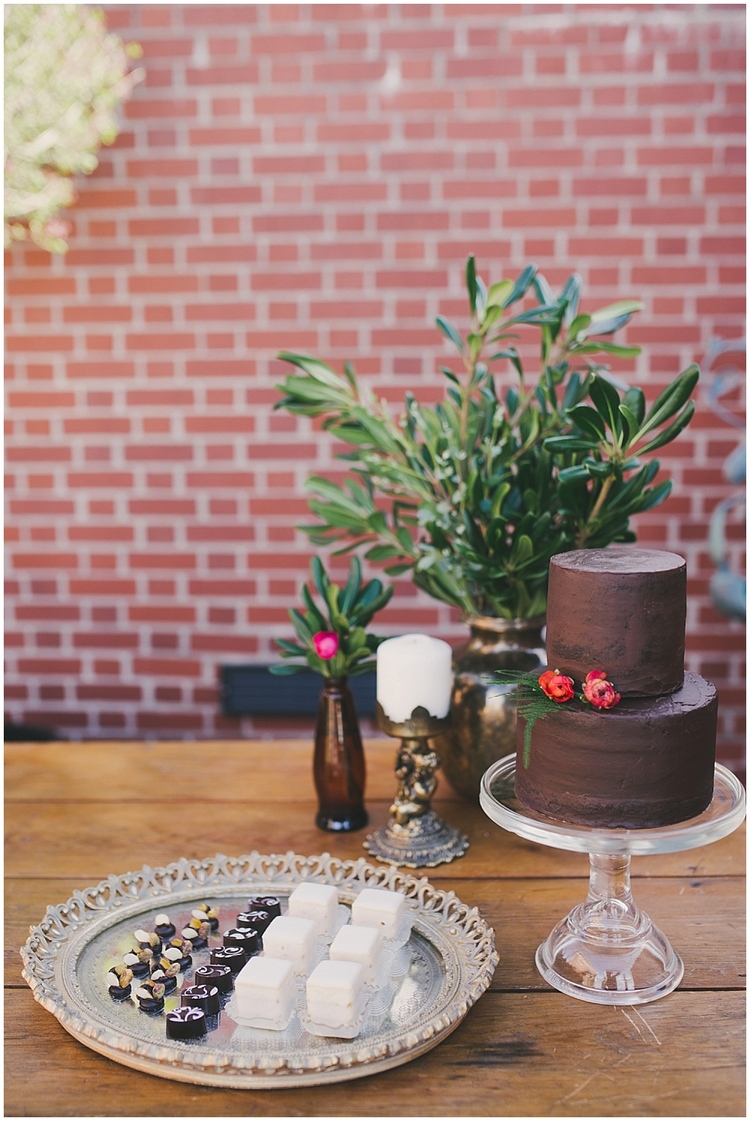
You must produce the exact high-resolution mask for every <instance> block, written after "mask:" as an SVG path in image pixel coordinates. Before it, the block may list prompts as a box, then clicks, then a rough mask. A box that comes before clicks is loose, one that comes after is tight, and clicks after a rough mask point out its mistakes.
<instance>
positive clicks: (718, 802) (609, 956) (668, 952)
mask: <svg viewBox="0 0 750 1121" xmlns="http://www.w3.org/2000/svg"><path fill="white" fill-rule="evenodd" d="M515 775H516V757H515V755H508V756H506V757H505V758H504V759H499V760H498V761H497V762H496V763H493V765H492V766H491V767H490V768H489V769H488V770H487V771H486V772H485V774H484V776H483V778H482V783H481V788H480V793H479V803H480V805H481V807H482V809H483V810H484V812H485V813H486V814H487V816H488V817H490V818H491V819H492V820H493V821H494V822H495V823H496V824H497V825H500V826H502V828H503V829H507V830H509V831H510V832H511V833H516V834H517V835H518V836H519V837H524V838H525V839H526V840H530V841H536V842H537V843H538V844H541V845H547V846H549V847H551V848H558V849H568V850H572V851H574V852H587V853H588V854H589V860H590V862H591V872H590V878H589V892H588V896H587V898H586V901H585V902H584V903H580V904H579V905H578V906H577V907H574V908H573V909H572V911H571V912H570V913H569V914H568V915H567V916H566V917H565V918H564V919H562V920H561V921H560V922H559V923H557V925H556V926H555V927H554V928H553V930H552V932H551V934H550V935H549V937H548V938H547V939H546V940H545V941H544V942H542V944H541V946H540V947H539V949H538V950H537V952H536V964H537V968H538V970H539V972H540V973H541V975H542V977H544V979H545V981H547V982H548V983H549V984H550V985H552V986H553V987H554V988H556V989H559V990H560V992H563V993H567V994H568V996H574V997H577V998H578V999H579V1000H588V1001H591V1002H593V1003H594V1004H616V1005H620V1004H645V1003H647V1002H648V1001H650V1000H657V999H658V998H659V997H662V996H666V995H667V993H671V992H672V990H673V989H675V988H676V987H677V985H679V983H680V981H681V980H682V974H683V972H684V967H683V964H682V961H681V959H680V958H679V956H678V955H677V954H676V953H675V951H674V950H673V949H672V946H671V945H670V943H669V940H668V939H667V938H666V936H665V935H664V934H663V933H662V931H661V930H659V928H658V927H657V926H655V925H654V923H652V921H651V919H650V918H649V917H648V915H647V914H646V913H645V911H642V910H641V909H640V908H639V907H638V906H637V905H636V903H635V902H634V900H633V896H632V893H631V890H630V858H631V856H635V855H648V854H649V853H662V852H679V851H680V850H683V849H691V848H698V847H699V846H701V845H708V844H711V843H712V842H713V841H718V840H720V839H721V838H722V837H726V836H727V834H729V833H731V832H732V831H733V830H735V829H736V828H737V827H738V826H739V825H740V824H741V822H742V820H743V818H744V816H745V792H744V790H743V788H742V785H741V783H740V782H739V781H738V779H737V778H735V776H734V775H733V774H732V773H731V771H728V770H727V769H726V768H725V767H722V766H721V765H720V764H718V763H717V764H716V768H715V776H714V796H713V799H712V801H711V804H710V806H709V807H708V809H706V810H705V811H704V812H703V813H702V814H700V815H699V816H698V817H694V818H691V819H690V820H689V821H681V822H678V823H677V824H675V825H668V826H664V827H661V828H658V829H592V828H588V827H586V826H580V825H572V824H568V823H566V822H563V821H560V820H559V819H556V818H548V817H545V816H544V815H542V814H537V813H535V812H534V811H533V810H529V809H527V808H526V807H525V806H522V805H521V804H520V802H518V800H517V799H516V796H515V792H514V782H515Z"/></svg>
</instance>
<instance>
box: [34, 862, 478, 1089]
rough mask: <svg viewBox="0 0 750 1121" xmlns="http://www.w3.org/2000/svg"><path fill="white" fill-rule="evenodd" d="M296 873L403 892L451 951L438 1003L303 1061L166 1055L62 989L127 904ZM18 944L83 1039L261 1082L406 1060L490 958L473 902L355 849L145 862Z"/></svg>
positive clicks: (201, 1072)
mask: <svg viewBox="0 0 750 1121" xmlns="http://www.w3.org/2000/svg"><path fill="white" fill-rule="evenodd" d="M304 879H315V880H317V881H319V882H325V883H331V884H334V885H335V886H336V887H337V888H338V889H339V891H340V892H341V893H342V897H343V898H345V897H346V895H347V893H348V894H349V895H350V896H352V897H353V896H354V895H356V894H357V893H358V892H359V891H360V890H362V888H364V887H384V888H389V889H391V890H397V891H400V892H402V893H403V894H404V895H405V896H406V897H407V899H409V900H410V901H411V902H412V905H413V908H414V925H415V929H416V930H417V931H418V932H419V933H421V934H422V935H423V936H424V937H426V938H427V939H428V940H429V941H430V942H433V944H434V943H435V942H437V943H438V944H439V943H443V949H449V952H450V953H451V955H454V956H456V957H457V959H458V968H459V981H460V983H458V984H457V985H456V986H455V991H453V992H452V993H451V994H450V1001H449V1003H448V1004H447V1006H446V1007H444V1008H442V1009H440V1010H439V1012H438V1014H436V1015H433V1016H432V1017H431V1018H430V1019H428V1020H426V1021H425V1022H423V1023H422V1024H420V1025H419V1028H418V1030H416V1031H412V1032H409V1034H408V1035H407V1036H405V1037H400V1038H398V1039H396V1040H394V1041H393V1042H392V1044H390V1045H389V1046H388V1048H387V1049H386V1050H384V1048H383V1047H382V1045H379V1046H377V1047H372V1046H370V1047H369V1048H368V1047H366V1046H355V1047H350V1048H349V1050H348V1051H347V1050H346V1049H345V1048H342V1047H340V1046H339V1047H336V1046H335V1043H334V1042H333V1041H332V1049H331V1050H330V1052H327V1053H325V1054H316V1055H315V1056H314V1057H313V1056H311V1057H310V1060H309V1062H307V1063H306V1064H304V1065H299V1064H297V1065H292V1064H290V1063H289V1062H288V1061H287V1060H286V1059H284V1058H281V1059H280V1058H279V1057H278V1056H277V1057H275V1058H273V1059H271V1058H268V1057H267V1058H266V1059H265V1060H264V1059H263V1058H262V1057H261V1056H258V1055H247V1056H244V1055H241V1056H240V1055H232V1056H230V1057H227V1056H225V1055H223V1054H222V1053H220V1052H211V1051H202V1052H201V1053H199V1054H195V1053H193V1054H191V1055H190V1056H189V1057H188V1056H182V1055H180V1056H179V1057H178V1058H177V1059H175V1054H174V1051H172V1050H170V1048H169V1047H166V1046H165V1047H157V1046H154V1045H153V1044H150V1043H148V1042H145V1041H136V1042H135V1043H133V1041H131V1040H124V1039H122V1038H120V1037H118V1036H117V1033H116V1032H114V1031H112V1030H110V1029H108V1028H106V1027H101V1026H99V1025H96V1024H91V1023H90V1022H89V1021H87V1019H86V1018H85V1016H83V1015H82V1014H81V1013H80V1012H79V1011H78V1009H76V1008H75V1007H71V1005H70V1003H69V1002H68V1000H67V998H66V995H65V993H64V992H63V991H62V990H61V985H60V976H59V971H60V968H61V965H62V963H63V960H64V958H65V957H66V955H67V954H68V953H69V952H71V951H72V950H73V948H74V947H75V945H76V943H77V942H80V943H81V944H88V942H89V941H91V940H92V939H93V938H94V937H95V936H96V935H97V934H98V933H100V932H101V931H103V930H105V929H106V928H107V927H108V926H110V925H113V924H114V923H116V922H119V921H120V920H121V919H122V918H123V917H126V916H127V914H128V912H130V911H132V912H133V913H138V912H139V911H141V910H143V909H144V905H151V904H153V905H157V906H158V905H161V904H164V905H165V906H166V905H167V902H168V900H169V898H170V897H174V898H175V899H176V898H177V896H179V898H180V899H182V900H187V899H190V898H191V896H192V897H194V898H201V897H203V896H204V893H206V892H211V893H213V894H216V895H219V896H221V895H231V894H233V893H238V892H239V893H241V892H242V891H243V889H245V888H246V887H249V886H253V887H259V886H260V885H264V890H273V888H274V886H275V887H276V888H279V889H280V888H282V887H286V888H291V887H293V886H294V885H296V884H297V883H299V882H300V881H301V880H304ZM20 952H21V957H22V960H23V963H24V968H23V977H24V979H25V980H26V982H27V984H28V985H29V987H30V988H31V990H32V993H33V995H34V998H35V1000H37V1002H38V1003H39V1004H41V1005H42V1007H44V1008H45V1009H46V1010H47V1011H49V1012H51V1013H52V1014H53V1015H54V1016H55V1017H56V1018H57V1019H58V1020H59V1022H60V1023H61V1025H62V1026H63V1027H64V1028H65V1030H66V1031H68V1032H69V1034H71V1035H72V1036H74V1037H75V1038H76V1039H78V1040H79V1041H80V1042H82V1043H84V1044H85V1045H86V1046H87V1047H89V1048H90V1049H92V1050H94V1051H97V1052H99V1053H100V1054H103V1055H105V1056H107V1057H108V1058H112V1059H114V1060H115V1061H117V1062H120V1063H123V1064H124V1065H126V1066H130V1067H133V1068H135V1069H138V1070H143V1071H146V1072H148V1073H152V1074H158V1075H161V1076H162V1077H167V1078H171V1079H175V1080H178V1081H187V1082H197V1083H202V1084H208V1085H222V1086H229V1087H238V1088H243V1087H244V1088H261V1089H265V1088H269V1087H276V1086H282V1085H283V1086H294V1085H304V1084H311V1083H312V1084H315V1083H322V1082H335V1081H343V1080H346V1079H351V1078H357V1077H361V1076H364V1075H367V1074H371V1073H375V1072H376V1071H378V1070H385V1069H388V1068H390V1067H393V1066H397V1065H400V1064H401V1063H405V1062H408V1061H410V1060H411V1059H413V1058H415V1057H417V1056H418V1055H420V1054H422V1053H424V1052H425V1051H427V1050H429V1049H430V1048H432V1047H434V1046H435V1045H436V1044H437V1043H439V1042H440V1041H441V1040H442V1039H443V1038H445V1036H447V1035H448V1034H450V1032H452V1031H453V1030H454V1029H455V1028H456V1027H457V1026H458V1024H459V1023H460V1022H461V1020H462V1019H463V1018H464V1017H465V1015H466V1013H467V1012H468V1010H469V1009H470V1008H471V1006H472V1005H473V1004H474V1003H476V1001H477V1000H478V999H479V997H480V996H481V995H482V994H483V993H484V992H485V990H486V989H487V988H488V987H489V984H490V982H491V980H492V977H493V974H494V972H495V968H496V966H497V963H498V955H497V951H496V949H495V940H494V931H493V930H492V928H491V927H490V926H489V925H488V924H487V923H486V922H485V920H484V919H483V918H482V917H481V915H480V914H479V911H478V910H477V908H476V907H469V906H468V905H467V904H465V903H462V902H461V900H459V899H458V897H457V896H456V895H455V893H454V892H452V891H444V890H442V889H438V888H435V887H434V886H433V885H432V884H430V882H429V881H428V880H427V879H425V878H424V877H421V878H419V879H417V878H416V877H414V876H411V875H409V874H407V873H404V872H402V871H401V870H400V869H398V868H397V867H395V866H393V865H380V866H375V865H372V864H369V863H368V862H367V861H366V860H365V859H364V858H359V859H358V860H340V859H338V858H336V857H332V856H331V855H330V854H329V853H322V854H320V855H317V856H309V857H305V856H300V855H298V854H296V853H294V852H287V853H285V854H283V855H280V854H271V855H268V856H266V855H262V854H260V853H258V852H257V851H253V852H251V853H249V854H247V855H243V856H239V857H227V856H225V855H224V854H222V853H218V854H217V855H216V856H214V857H209V858H208V859H206V860H202V861H199V860H191V859H184V858H183V859H180V860H178V861H176V862H174V863H172V864H168V865H167V866H166V867H164V868H150V867H149V866H148V865H145V866H144V867H143V868H142V869H141V870H140V871H139V872H127V873H125V874H124V875H121V876H115V875H110V876H109V877H108V878H107V879H106V880H102V881H101V882H100V883H99V884H97V885H96V886H94V887H91V888H86V889H84V890H82V891H76V892H74V893H73V895H72V896H71V897H70V899H68V900H67V902H66V903H62V904H59V905H57V906H50V907H48V908H47V910H46V913H45V915H44V918H43V919H42V921H41V923H39V924H38V925H37V926H34V927H31V928H30V936H29V938H28V940H27V942H26V944H25V946H24V947H22V949H21V951H20ZM351 1042H352V1044H356V1043H357V1041H356V1040H353V1041H351ZM334 1048H335V1049H334Z"/></svg>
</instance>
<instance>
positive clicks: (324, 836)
mask: <svg viewBox="0 0 750 1121" xmlns="http://www.w3.org/2000/svg"><path fill="white" fill-rule="evenodd" d="M367 751H368V759H369V776H370V777H369V783H368V794H367V805H368V810H369V812H370V817H371V826H370V828H377V827H378V826H380V825H382V824H384V823H385V822H386V821H387V820H388V807H389V805H390V802H391V800H392V797H393V794H394V792H395V779H394V777H393V757H394V752H393V747H392V743H391V741H390V740H388V739H384V740H372V741H368V745H367ZM310 759H311V755H310V747H309V745H307V744H305V743H304V742H303V743H300V742H298V741H294V742H291V741H267V742H259V741H256V742H253V743H247V742H243V741H239V742H236V741H231V742H228V743H217V742H213V741H207V742H205V743H204V742H201V743H163V744H160V743H153V744H152V743H147V744H143V743H125V744H121V743H83V744H66V745H64V746H62V745H60V744H32V745H29V744H10V745H7V746H6V751H5V769H6V776H5V791H6V804H7V809H6V826H7V829H8V846H9V847H8V848H7V849H6V861H9V864H10V867H11V868H15V864H14V861H15V860H16V859H18V861H19V864H18V874H25V875H38V874H40V870H39V868H38V867H36V863H37V862H36V861H35V860H34V858H33V854H32V851H31V850H32V848H36V849H37V855H38V856H41V854H42V853H44V854H45V859H46V860H48V859H50V858H54V859H58V856H57V855H55V856H53V855H52V853H51V852H50V850H57V851H58V853H59V858H60V859H63V860H64V859H66V857H67V855H68V854H69V855H70V856H71V857H74V856H75V851H76V838H78V847H79V848H81V849H83V850H85V851H89V852H90V851H91V850H92V848H94V845H93V844H87V842H86V838H85V836H84V835H83V834H84V833H86V832H88V831H89V829H90V830H92V831H93V835H92V841H93V840H94V839H95V840H96V846H95V847H96V849H97V850H98V851H99V852H101V853H102V854H103V855H104V854H105V853H110V852H111V855H112V860H111V861H110V863H109V864H108V866H107V867H106V868H102V869H101V870H99V871H96V872H93V873H92V874H93V875H94V876H95V877H96V878H99V877H100V876H104V875H107V874H109V873H110V872H112V871H115V870H116V871H118V872H124V871H126V870H128V869H130V868H137V867H140V866H141V865H142V864H144V863H150V864H162V863H168V862H169V861H171V860H174V859H175V858H176V856H198V857H205V856H208V855H209V854H210V853H211V852H215V851H223V852H232V853H240V852H247V851H249V849H251V848H258V849H260V850H261V851H264V852H270V851H287V850H288V849H290V848H291V849H296V851H298V852H306V853H314V852H320V851H324V850H325V851H329V852H332V853H334V854H335V855H337V856H341V857H342V858H344V859H350V858H355V857H358V856H361V855H362V848H361V845H362V840H363V838H364V836H365V832H366V831H361V832H359V833H357V834H353V835H352V836H350V837H336V836H334V835H332V834H329V833H322V832H321V831H320V830H318V829H316V828H315V827H314V825H313V816H314V813H315V808H316V806H315V801H314V794H313V789H312V778H311V775H310V766H311V763H310ZM209 766H210V777H211V781H210V782H208V781H207V776H208V774H209V772H208V771H207V767H209ZM282 775H283V781H282V779H281V777H280V776H282ZM114 803H116V804H117V807H118V820H122V827H121V828H120V830H119V836H112V830H111V827H110V824H109V823H110V822H111V817H110V815H109V811H108V809H107V806H108V805H111V804H114ZM216 803H219V804H220V805H221V810H220V811H217V810H216ZM250 803H257V805H253V806H251V805H250ZM61 804H64V805H70V806H71V809H70V811H66V813H65V814H61V813H60V809H59V807H60V805H61ZM435 804H436V806H437V808H438V809H439V811H440V812H441V813H442V814H443V816H444V817H445V818H446V820H448V821H450V822H451V824H453V825H456V826H458V827H459V828H461V829H463V830H464V831H465V832H466V833H467V834H468V835H469V837H470V839H471V842H472V844H471V848H470V849H469V852H468V853H467V854H466V856H464V857H462V858H461V860H460V861H459V862H457V863H456V864H455V865H454V867H455V868H456V869H458V868H459V866H460V869H461V871H460V875H461V876H468V877H492V878H494V877H496V876H505V875H513V876H542V877H548V876H556V875H561V876H569V875H579V874H581V873H580V870H581V868H582V867H584V868H585V866H586V857H585V856H581V855H579V854H576V853H566V852H562V851H560V850H555V849H548V848H545V847H543V846H540V845H536V844H533V843H532V842H530V841H524V840H521V839H519V838H516V837H514V836H513V835H512V834H509V833H507V832H506V831H505V830H503V829H500V828H499V827H498V826H496V825H495V824H494V823H493V822H491V821H490V820H489V819H488V818H487V817H486V816H485V815H484V813H482V811H481V810H480V809H479V808H478V806H472V805H469V804H468V803H466V802H465V801H463V800H461V799H457V798H456V797H455V795H453V793H452V792H451V791H450V788H449V787H448V785H447V783H445V782H441V786H440V788H439V790H438V797H437V799H436V803H435ZM45 805H46V806H47V809H45ZM73 807H74V808H73ZM180 807H186V808H187V807H190V812H191V813H192V814H194V820H195V822H196V828H195V829H194V834H193V840H194V841H195V847H193V848H190V851H189V852H188V851H186V848H187V847H188V846H189V845H190V843H191V842H190V838H189V837H186V833H187V830H186V827H185V818H184V816H182V815H181V814H180V813H179V809H180ZM212 811H213V812H212ZM68 812H69V814H70V818H71V820H70V823H69V826H68V825H66V822H65V818H66V816H67V814H68ZM250 819H252V820H253V822H254V823H257V828H253V829H249V828H248V824H247V823H248V820H250ZM84 820H85V821H86V830H82V828H81V822H82V821H84ZM103 824H104V825H106V833H107V834H108V836H106V843H105V844H104V846H103V847H102V841H103V840H104V839H105V838H104V837H102V836H101V835H100V829H101V826H102V825H103ZM66 828H69V829H70V831H71V832H72V837H66V840H65V844H64V845H63V844H62V840H61V842H60V844H59V845H56V844H55V843H54V833H55V831H57V830H63V831H64V830H65V829H66ZM35 830H38V831H39V833H38V836H35V837H34V844H33V845H32V844H31V833H32V831H35ZM209 840H210V843H209ZM71 842H72V847H71ZM152 849H155V850H156V851H157V852H160V853H161V854H163V855H159V856H157V855H155V854H154V851H152ZM112 861H114V863H113V862H112ZM133 861H135V863H133ZM744 868H745V837H744V830H738V831H737V832H736V833H734V834H732V835H731V836H730V837H727V838H725V839H724V840H722V841H720V842H718V843H717V844H715V845H710V846H707V847H704V848H702V849H694V850H689V851H688V852H685V853H674V854H672V853H669V854H665V855H663V856H653V857H648V858H646V859H645V860H644V859H642V858H641V859H636V860H634V862H633V875H634V876H640V875H696V876H706V875H722V874H735V875H741V874H743V873H744ZM68 871H71V873H72V874H73V875H76V876H78V875H79V874H86V873H85V870H84V869H81V867H80V865H79V864H74V865H68V866H65V867H59V866H55V867H47V868H46V869H45V870H43V871H42V872H41V874H53V875H54V874H58V873H59V874H65V873H66V872H68Z"/></svg>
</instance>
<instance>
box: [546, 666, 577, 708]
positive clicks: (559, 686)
mask: <svg viewBox="0 0 750 1121" xmlns="http://www.w3.org/2000/svg"><path fill="white" fill-rule="evenodd" d="M539 684H540V686H541V689H542V692H543V693H545V694H546V695H547V696H548V697H549V698H550V700H552V701H556V702H557V703H558V704H563V703H564V702H565V701H569V700H570V699H571V697H573V696H574V695H575V690H574V688H573V681H572V678H570V677H566V676H565V674H564V673H560V671H559V670H557V669H548V670H547V672H546V673H543V674H542V676H541V677H540V678H539Z"/></svg>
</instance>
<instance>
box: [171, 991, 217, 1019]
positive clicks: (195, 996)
mask: <svg viewBox="0 0 750 1121" xmlns="http://www.w3.org/2000/svg"><path fill="white" fill-rule="evenodd" d="M180 1003H181V1004H185V1005H190V1006H191V1007H192V1008H200V1009H202V1010H203V1011H204V1012H205V1014H206V1015H207V1016H215V1015H216V1014H217V1013H218V1012H220V1011H221V998H220V996H219V990H218V989H217V988H216V985H189V986H188V988H186V989H183V990H182V992H181V993H180Z"/></svg>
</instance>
